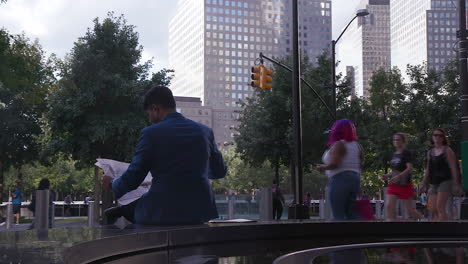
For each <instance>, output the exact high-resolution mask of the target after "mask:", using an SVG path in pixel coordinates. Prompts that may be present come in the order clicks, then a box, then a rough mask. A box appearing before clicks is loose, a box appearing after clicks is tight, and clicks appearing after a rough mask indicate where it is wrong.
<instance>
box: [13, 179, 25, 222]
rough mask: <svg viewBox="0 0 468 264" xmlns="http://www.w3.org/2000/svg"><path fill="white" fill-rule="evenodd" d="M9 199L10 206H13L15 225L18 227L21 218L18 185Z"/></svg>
mask: <svg viewBox="0 0 468 264" xmlns="http://www.w3.org/2000/svg"><path fill="white" fill-rule="evenodd" d="M11 197H12V200H11V204H12V205H13V215H14V216H15V219H16V224H17V225H19V219H20V216H21V202H22V199H23V196H22V194H21V189H20V185H19V184H18V185H16V188H15V190H14V191H13V193H12V194H11Z"/></svg>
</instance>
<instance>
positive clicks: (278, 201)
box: [271, 181, 284, 220]
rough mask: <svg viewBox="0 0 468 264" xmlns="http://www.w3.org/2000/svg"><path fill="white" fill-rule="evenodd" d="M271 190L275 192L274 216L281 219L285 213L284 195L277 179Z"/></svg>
mask: <svg viewBox="0 0 468 264" xmlns="http://www.w3.org/2000/svg"><path fill="white" fill-rule="evenodd" d="M271 191H272V193H273V218H274V219H276V220H280V219H281V215H282V214H283V206H284V196H283V193H282V192H281V188H280V187H279V185H278V183H277V182H276V181H273V186H272V187H271Z"/></svg>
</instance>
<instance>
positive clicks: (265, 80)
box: [260, 65, 273, 90]
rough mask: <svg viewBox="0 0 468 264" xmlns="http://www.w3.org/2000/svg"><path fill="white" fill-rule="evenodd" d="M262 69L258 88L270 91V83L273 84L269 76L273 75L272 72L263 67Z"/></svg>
mask: <svg viewBox="0 0 468 264" xmlns="http://www.w3.org/2000/svg"><path fill="white" fill-rule="evenodd" d="M262 66H263V65H262ZM262 69H263V71H262V72H261V74H262V78H261V84H260V85H261V87H260V88H262V89H263V90H270V89H271V88H272V87H271V82H273V78H272V77H271V75H272V74H273V71H272V70H270V69H268V68H267V67H265V66H263V67H262Z"/></svg>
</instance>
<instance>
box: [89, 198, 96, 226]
mask: <svg viewBox="0 0 468 264" xmlns="http://www.w3.org/2000/svg"><path fill="white" fill-rule="evenodd" d="M95 207H96V204H95V202H94V201H89V202H88V226H97V219H96V215H95V214H94V212H95V210H94V208H95Z"/></svg>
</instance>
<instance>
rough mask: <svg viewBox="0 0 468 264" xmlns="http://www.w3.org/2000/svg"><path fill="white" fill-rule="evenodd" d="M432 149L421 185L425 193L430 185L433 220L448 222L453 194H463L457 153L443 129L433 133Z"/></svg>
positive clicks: (435, 130) (437, 129) (429, 192)
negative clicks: (448, 208) (447, 209)
mask: <svg viewBox="0 0 468 264" xmlns="http://www.w3.org/2000/svg"><path fill="white" fill-rule="evenodd" d="M429 142H430V145H431V147H432V148H431V149H430V150H429V151H428V152H427V165H426V170H425V171H424V178H423V182H422V184H421V191H422V192H424V191H425V190H426V188H427V185H428V184H429V190H428V194H429V199H428V203H429V204H430V208H429V211H430V213H431V220H438V221H445V220H448V214H447V211H446V205H447V201H448V199H450V198H451V197H452V194H455V195H458V194H461V192H462V188H461V181H460V174H459V171H458V167H457V161H456V158H455V153H454V152H453V150H452V149H451V148H450V147H449V145H450V143H449V141H448V139H447V132H446V131H445V130H444V129H442V128H436V129H434V131H432V135H431V138H430V140H429Z"/></svg>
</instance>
